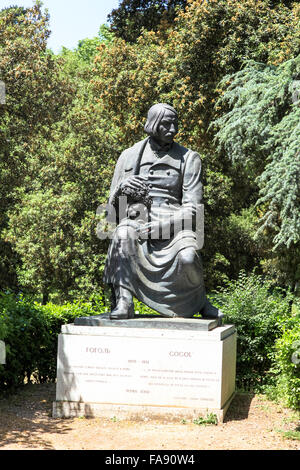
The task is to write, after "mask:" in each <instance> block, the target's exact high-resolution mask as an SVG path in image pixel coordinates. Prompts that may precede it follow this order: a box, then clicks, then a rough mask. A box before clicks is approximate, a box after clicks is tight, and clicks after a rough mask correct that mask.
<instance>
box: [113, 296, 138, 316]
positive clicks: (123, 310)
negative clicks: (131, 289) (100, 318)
mask: <svg viewBox="0 0 300 470" xmlns="http://www.w3.org/2000/svg"><path fill="white" fill-rule="evenodd" d="M109 317H110V319H111V320H127V319H128V318H134V305H133V302H132V303H128V301H127V299H124V298H122V297H121V298H120V300H119V301H118V303H117V306H116V308H114V309H113V310H112V312H111V313H110V315H109Z"/></svg>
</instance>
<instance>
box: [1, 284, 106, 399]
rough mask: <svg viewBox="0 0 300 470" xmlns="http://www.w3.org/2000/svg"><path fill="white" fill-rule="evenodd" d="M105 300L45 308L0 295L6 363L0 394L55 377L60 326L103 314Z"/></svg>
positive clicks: (30, 302) (34, 303) (2, 373)
mask: <svg viewBox="0 0 300 470" xmlns="http://www.w3.org/2000/svg"><path fill="white" fill-rule="evenodd" d="M105 308H106V306H105V300H104V299H102V298H101V297H99V298H98V299H97V301H95V300H94V301H93V302H86V303H82V302H76V303H73V304H71V303H70V304H64V305H61V306H59V305H55V304H51V303H49V304H47V305H45V306H43V305H41V304H39V303H37V302H35V301H34V300H32V299H30V298H28V297H23V296H22V295H19V296H15V295H14V294H9V293H6V294H3V293H0V339H1V340H4V341H5V344H6V364H5V365H2V366H1V365H0V393H1V392H5V391H6V390H11V389H14V388H16V387H18V386H20V385H22V384H23V383H24V381H25V380H27V381H31V380H32V379H34V380H36V381H37V382H40V383H42V382H47V381H53V380H55V378H56V361H57V336H58V334H59V333H60V330H61V325H63V324H67V323H73V322H74V319H75V318H76V317H78V316H90V315H97V314H99V313H100V312H103V311H105Z"/></svg>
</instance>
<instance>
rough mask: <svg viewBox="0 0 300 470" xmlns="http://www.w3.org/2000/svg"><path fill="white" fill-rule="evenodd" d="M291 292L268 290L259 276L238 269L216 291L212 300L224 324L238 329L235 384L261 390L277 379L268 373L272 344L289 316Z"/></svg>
mask: <svg viewBox="0 0 300 470" xmlns="http://www.w3.org/2000/svg"><path fill="white" fill-rule="evenodd" d="M291 299H292V297H291V295H290V294H289V293H287V294H284V293H283V292H281V291H280V290H274V289H271V283H270V282H268V281H263V279H262V277H261V276H257V275H255V274H251V275H249V276H247V275H246V274H245V273H244V272H241V273H240V275H239V277H238V279H237V280H236V281H230V282H228V283H227V285H226V287H225V288H223V289H221V290H220V291H219V292H217V293H215V294H214V295H213V296H212V298H211V300H212V301H213V303H214V304H215V305H216V306H219V308H221V310H222V311H223V313H224V316H225V323H227V324H234V325H235V327H236V329H237V369H236V372H237V387H238V388H239V389H241V390H247V391H261V390H262V387H263V386H264V385H266V384H268V383H272V382H274V381H275V380H276V374H274V373H271V368H272V366H273V365H274V361H275V353H276V351H275V344H276V341H277V340H278V339H279V338H280V337H281V335H282V328H283V325H284V322H287V321H288V319H289V318H290V316H291V313H290V303H291Z"/></svg>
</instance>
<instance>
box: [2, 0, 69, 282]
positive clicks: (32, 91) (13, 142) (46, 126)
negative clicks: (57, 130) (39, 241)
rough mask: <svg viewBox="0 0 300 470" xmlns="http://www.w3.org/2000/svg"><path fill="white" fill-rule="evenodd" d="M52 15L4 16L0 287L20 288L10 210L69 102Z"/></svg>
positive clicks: (17, 12) (14, 12)
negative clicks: (9, 233)
mask: <svg viewBox="0 0 300 470" xmlns="http://www.w3.org/2000/svg"><path fill="white" fill-rule="evenodd" d="M48 20H49V17H48V15H47V14H43V13H42V11H41V7H40V4H39V3H38V2H37V3H36V4H35V5H34V6H33V7H32V8H28V9H24V8H18V7H12V8H8V9H4V10H2V11H1V12H0V80H1V81H2V82H4V84H5V88H6V101H5V104H2V105H0V250H1V253H0V259H1V262H0V287H1V288H4V287H6V288H7V287H16V285H17V279H16V267H17V265H18V264H19V256H18V255H17V254H16V252H15V251H14V250H13V249H12V246H11V244H10V243H9V242H8V241H7V239H6V238H5V236H4V234H3V230H4V229H5V228H6V227H7V224H8V210H10V209H11V208H12V207H14V205H15V203H16V201H18V200H19V189H20V188H21V187H23V186H25V187H26V185H27V183H28V181H30V180H31V179H32V177H33V175H31V174H30V171H29V162H30V160H31V159H32V158H33V155H38V154H39V151H40V149H39V145H40V144H39V136H40V135H41V136H44V137H45V138H49V137H50V136H51V123H53V122H55V121H56V120H59V119H60V118H61V116H62V114H63V112H64V109H65V106H68V104H69V102H70V98H71V93H70V90H69V86H68V82H67V80H61V77H60V73H59V68H58V63H57V60H56V59H55V58H54V57H53V55H51V54H49V53H48V52H47V50H46V45H47V39H48V37H49V34H50V31H49V29H48Z"/></svg>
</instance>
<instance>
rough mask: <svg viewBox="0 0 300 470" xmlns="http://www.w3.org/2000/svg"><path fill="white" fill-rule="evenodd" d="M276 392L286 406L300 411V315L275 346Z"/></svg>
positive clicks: (296, 316) (295, 317) (297, 315)
mask: <svg viewBox="0 0 300 470" xmlns="http://www.w3.org/2000/svg"><path fill="white" fill-rule="evenodd" d="M275 351H276V352H275V371H276V372H277V374H278V379H277V384H276V392H277V397H278V398H281V399H282V400H283V401H284V402H285V404H286V405H287V406H289V407H291V408H295V409H300V315H299V314H296V315H295V316H294V317H293V322H289V325H286V326H285V327H284V332H283V335H282V337H281V338H279V339H278V340H277V341H276V345H275Z"/></svg>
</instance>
